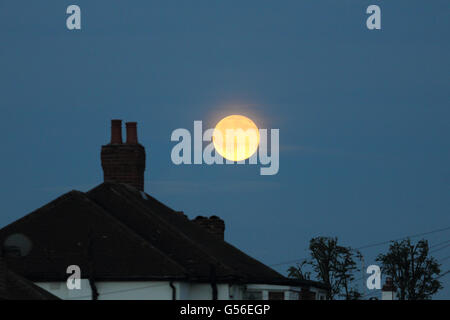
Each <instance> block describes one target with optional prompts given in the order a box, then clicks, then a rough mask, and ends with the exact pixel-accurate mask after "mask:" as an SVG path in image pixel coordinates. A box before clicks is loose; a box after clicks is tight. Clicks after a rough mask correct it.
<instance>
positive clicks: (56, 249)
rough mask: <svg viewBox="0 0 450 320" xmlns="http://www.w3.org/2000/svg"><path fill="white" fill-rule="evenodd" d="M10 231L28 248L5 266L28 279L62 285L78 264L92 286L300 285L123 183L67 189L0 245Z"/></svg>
mask: <svg viewBox="0 0 450 320" xmlns="http://www.w3.org/2000/svg"><path fill="white" fill-rule="evenodd" d="M12 234H21V235H24V236H25V237H27V238H28V239H29V240H30V242H31V245H32V249H31V251H30V252H29V253H28V254H27V255H25V256H21V257H9V258H7V259H8V265H9V266H11V268H12V269H13V270H15V271H17V272H18V273H20V274H21V275H23V276H24V277H26V278H28V279H30V280H32V281H60V280H64V281H65V280H66V279H67V276H68V275H67V273H66V269H67V267H68V266H69V265H78V266H80V268H81V272H82V277H83V278H86V277H93V278H94V279H95V280H96V281H106V280H116V281H122V280H144V279H145V280H157V279H171V280H175V279H184V280H188V281H209V280H210V279H211V277H214V278H215V279H216V281H217V282H229V281H230V282H243V283H274V284H275V283H280V284H289V283H292V284H294V283H295V284H297V285H298V283H299V282H298V281H293V280H289V279H287V278H285V277H284V276H282V275H281V274H279V273H278V272H276V271H274V270H273V269H271V268H269V267H268V266H266V265H264V264H263V263H261V262H259V261H257V260H255V259H253V258H252V257H250V256H248V255H247V254H245V253H244V252H242V251H240V250H239V249H237V248H236V247H234V246H232V245H231V244H229V243H227V242H225V241H223V240H221V239H219V238H217V237H215V236H213V235H212V234H210V233H209V232H208V231H206V230H205V229H204V228H202V227H201V226H199V225H198V224H196V223H194V222H192V221H190V220H189V219H188V218H187V217H186V216H184V215H183V214H180V213H179V212H176V211H174V210H172V209H171V208H169V207H167V206H166V205H164V204H162V203H161V202H159V201H158V200H156V199H155V198H153V197H151V196H150V195H148V194H146V193H144V192H141V191H138V190H136V189H134V188H133V187H130V186H128V185H125V184H118V183H103V184H101V185H99V186H97V187H96V188H94V189H92V190H90V191H89V192H86V193H82V192H79V191H71V192H69V193H67V194H65V195H63V196H61V197H59V198H58V199H56V200H54V201H52V202H50V203H49V204H47V205H45V206H43V207H42V208H39V209H37V210H36V211H34V212H32V213H30V214H29V215H27V216H25V217H24V218H22V219H20V220H17V221H16V222H14V223H12V224H10V225H8V226H6V227H4V228H3V229H1V230H0V241H1V242H0V243H3V242H4V240H5V239H7V237H8V236H10V235H12ZM304 284H305V285H311V283H309V282H308V283H306V282H304ZM318 285H319V284H318Z"/></svg>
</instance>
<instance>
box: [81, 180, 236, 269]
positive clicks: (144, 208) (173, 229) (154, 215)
mask: <svg viewBox="0 0 450 320" xmlns="http://www.w3.org/2000/svg"><path fill="white" fill-rule="evenodd" d="M105 186H106V187H108V188H110V190H111V191H113V192H114V193H116V194H118V195H119V196H120V197H121V198H122V199H124V201H126V202H127V203H129V204H130V205H133V206H135V207H136V206H137V207H138V209H139V210H140V211H143V212H144V213H145V214H148V213H147V212H146V211H147V210H149V211H151V213H152V218H155V219H158V221H159V222H160V223H161V224H163V225H164V226H165V227H166V228H167V229H169V230H170V231H171V232H174V233H176V234H178V235H181V237H182V238H183V239H185V240H186V241H187V242H189V243H190V244H191V245H193V246H194V247H196V248H197V250H199V251H200V252H202V253H203V254H204V256H205V257H207V258H208V260H209V262H210V263H214V264H216V265H220V266H223V267H224V268H225V269H228V270H229V271H231V274H233V273H239V270H236V269H234V268H232V267H230V266H229V265H227V264H224V263H223V262H221V261H219V260H218V259H217V258H216V257H214V256H213V255H211V254H210V253H209V252H207V251H205V249H204V247H203V246H200V245H199V243H198V242H197V241H194V240H192V239H191V238H189V237H188V236H187V235H186V234H185V233H184V232H180V230H179V229H178V228H176V227H174V226H173V225H171V224H170V223H167V221H166V220H165V219H163V218H161V217H160V216H159V215H158V214H157V213H155V212H154V211H153V210H151V208H149V207H147V206H144V205H143V204H142V203H141V202H138V201H130V200H129V199H128V198H127V197H124V196H123V194H122V193H121V192H120V191H119V190H114V187H117V186H120V187H121V188H123V190H125V192H127V193H131V192H132V191H131V190H129V188H126V186H124V185H123V184H113V183H109V184H107V185H106V184H105ZM91 191H92V190H91ZM89 192H90V191H89ZM135 196H136V197H138V198H139V197H140V195H139V196H138V195H137V193H136V195H135ZM152 199H154V198H153V197H152ZM158 202H159V201H158ZM164 206H165V205H164ZM165 208H166V210H169V211H171V212H173V214H176V213H175V211H174V210H173V209H171V208H169V207H167V206H165ZM188 221H189V220H188ZM189 222H190V221H189ZM201 230H202V231H204V230H203V229H201ZM205 232H206V231H205Z"/></svg>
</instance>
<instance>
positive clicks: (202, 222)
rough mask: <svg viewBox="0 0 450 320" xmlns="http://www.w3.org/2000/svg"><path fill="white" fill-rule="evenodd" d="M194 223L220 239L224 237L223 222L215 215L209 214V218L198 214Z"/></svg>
mask: <svg viewBox="0 0 450 320" xmlns="http://www.w3.org/2000/svg"><path fill="white" fill-rule="evenodd" d="M192 221H193V222H194V223H196V224H198V225H199V226H202V227H203V228H205V230H207V231H208V232H209V233H211V234H213V235H214V236H215V237H217V238H218V239H220V240H224V239H225V222H224V221H223V220H222V219H220V218H219V217H217V216H211V217H210V218H207V217H202V216H198V217H197V218H195V219H194V220H192Z"/></svg>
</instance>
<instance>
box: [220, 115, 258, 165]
mask: <svg viewBox="0 0 450 320" xmlns="http://www.w3.org/2000/svg"><path fill="white" fill-rule="evenodd" d="M259 139H260V136H259V130H258V127H257V126H256V124H255V123H254V122H253V121H252V120H250V119H249V118H247V117H244V116H241V115H231V116H228V117H226V118H223V119H222V120H220V121H219V123H217V125H216V127H215V128H214V133H213V143H214V148H215V149H216V151H217V152H218V153H219V154H220V155H221V156H222V157H224V158H225V159H228V160H231V161H242V160H246V159H248V158H250V157H251V156H252V155H253V154H254V153H255V152H256V150H258V146H259Z"/></svg>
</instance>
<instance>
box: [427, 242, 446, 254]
mask: <svg viewBox="0 0 450 320" xmlns="http://www.w3.org/2000/svg"><path fill="white" fill-rule="evenodd" d="M447 247H450V243H449V244H447V245H446V246H443V247H441V248H439V249H435V250H431V251H430V253H433V252H437V251H441V250H444V249H445V248H447Z"/></svg>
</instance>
